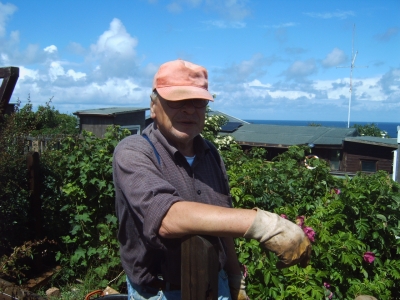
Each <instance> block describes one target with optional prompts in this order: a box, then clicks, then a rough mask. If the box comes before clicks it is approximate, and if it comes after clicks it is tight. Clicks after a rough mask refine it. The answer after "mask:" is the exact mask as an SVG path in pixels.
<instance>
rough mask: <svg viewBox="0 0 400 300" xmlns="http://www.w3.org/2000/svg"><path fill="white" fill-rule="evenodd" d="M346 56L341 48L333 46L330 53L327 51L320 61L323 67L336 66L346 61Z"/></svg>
mask: <svg viewBox="0 0 400 300" xmlns="http://www.w3.org/2000/svg"><path fill="white" fill-rule="evenodd" d="M346 59H347V57H346V54H345V53H344V51H343V50H340V49H339V48H334V49H333V50H332V52H331V53H329V54H328V55H327V56H326V57H325V59H324V60H323V61H322V65H323V66H324V67H325V68H331V67H336V66H338V65H340V64H342V63H344V62H345V61H346Z"/></svg>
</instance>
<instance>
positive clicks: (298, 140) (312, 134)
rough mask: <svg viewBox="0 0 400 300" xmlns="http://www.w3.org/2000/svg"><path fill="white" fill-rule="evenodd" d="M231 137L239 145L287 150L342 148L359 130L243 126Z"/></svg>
mask: <svg viewBox="0 0 400 300" xmlns="http://www.w3.org/2000/svg"><path fill="white" fill-rule="evenodd" d="M231 135H232V136H233V137H234V138H235V140H236V142H238V143H239V144H244V145H252V146H270V147H271V146H273V147H283V148H286V147H289V146H292V145H308V144H314V145H320V146H340V147H341V145H342V142H343V140H344V139H345V138H346V137H352V136H356V135H357V130H356V129H355V128H336V127H322V126H280V125H268V124H243V125H242V126H241V127H239V128H238V129H237V130H236V131H234V132H232V133H231Z"/></svg>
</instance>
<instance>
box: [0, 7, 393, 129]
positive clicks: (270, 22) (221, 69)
mask: <svg viewBox="0 0 400 300" xmlns="http://www.w3.org/2000/svg"><path fill="white" fill-rule="evenodd" d="M399 53H400V1H399V0H385V1H381V0H364V1H348V0H335V1H314V0H302V1H297V0H281V1H272V0H253V1H251V0H130V1H128V0H83V1H82V0H79V1H78V0H57V1H54V0H37V1H27V0H8V1H7V0H0V67H8V66H14V67H19V70H20V75H19V79H18V82H17V85H16V87H15V90H14V93H13V96H12V98H11V101H10V102H12V103H16V102H17V101H21V105H24V104H26V103H27V102H28V101H31V103H32V104H33V107H34V109H35V108H37V107H38V106H39V105H45V104H46V103H47V102H49V101H50V105H52V106H54V107H55V109H57V110H59V111H60V112H62V113H68V114H72V113H74V112H76V111H79V110H84V109H96V108H105V107H149V101H150V98H149V95H150V93H151V88H152V80H153V76H154V74H155V73H156V71H157V69H158V67H159V66H160V65H161V64H163V63H165V62H167V61H171V60H175V59H184V60H188V61H190V62H193V63H195V64H199V65H202V66H204V67H205V68H207V70H208V76H209V91H210V92H211V93H212V94H215V95H216V98H215V101H214V103H211V104H210V108H211V109H212V110H218V111H221V112H224V113H226V114H229V115H232V116H234V117H237V118H240V119H244V120H268V119H269V120H307V121H346V122H347V121H348V119H349V118H350V120H351V122H353V121H362V122H399V123H400V54H399ZM351 66H353V67H351ZM350 74H352V75H350ZM350 79H351V82H352V84H351V85H350ZM0 80H1V79H0ZM350 87H352V93H351V92H350ZM350 100H351V101H350ZM349 102H350V103H351V105H350V114H349ZM399 125H400V124H399Z"/></svg>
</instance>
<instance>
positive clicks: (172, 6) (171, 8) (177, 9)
mask: <svg viewBox="0 0 400 300" xmlns="http://www.w3.org/2000/svg"><path fill="white" fill-rule="evenodd" d="M167 9H168V11H169V12H171V13H174V14H177V13H180V12H182V10H183V9H182V6H180V5H179V4H178V3H176V2H172V3H170V4H168V5H167Z"/></svg>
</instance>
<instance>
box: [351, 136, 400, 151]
mask: <svg viewBox="0 0 400 300" xmlns="http://www.w3.org/2000/svg"><path fill="white" fill-rule="evenodd" d="M345 141H346V142H354V143H362V144H369V145H377V146H388V147H391V148H398V144H397V139H396V138H389V139H387V138H381V137H375V136H356V137H351V138H346V139H345Z"/></svg>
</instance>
